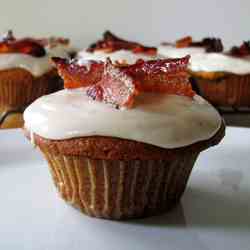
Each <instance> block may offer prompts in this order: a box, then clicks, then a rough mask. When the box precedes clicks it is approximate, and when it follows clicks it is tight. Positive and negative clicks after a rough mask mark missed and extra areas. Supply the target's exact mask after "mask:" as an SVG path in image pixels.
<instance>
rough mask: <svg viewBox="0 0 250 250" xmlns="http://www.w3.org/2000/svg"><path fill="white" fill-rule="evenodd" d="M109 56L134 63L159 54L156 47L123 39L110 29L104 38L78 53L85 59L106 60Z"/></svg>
mask: <svg viewBox="0 0 250 250" xmlns="http://www.w3.org/2000/svg"><path fill="white" fill-rule="evenodd" d="M108 57H109V58H110V59H111V60H112V61H114V62H118V63H120V64H123V63H125V64H132V63H135V62H136V61H137V60H139V59H143V60H152V59H156V58H157V57H159V56H158V55H157V49H156V48H155V47H148V46H144V45H142V44H140V43H138V42H132V41H127V40H124V39H121V38H119V37H117V36H116V35H114V34H112V33H111V32H110V31H106V32H104V33H103V39H102V40H98V41H97V42H96V43H93V44H91V45H90V46H89V47H88V48H87V49H83V50H81V51H80V52H79V53H78V58H82V59H85V60H101V61H105V60H106V59H107V58H108Z"/></svg>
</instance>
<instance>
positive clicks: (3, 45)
mask: <svg viewBox="0 0 250 250" xmlns="http://www.w3.org/2000/svg"><path fill="white" fill-rule="evenodd" d="M0 53H23V54H27V55H31V56H35V57H42V56H44V55H45V54H46V51H45V49H44V47H43V46H42V45H41V44H40V43H39V41H38V40H36V39H32V38H28V37H26V38H23V39H16V38H15V37H14V35H13V32H12V31H11V30H9V31H8V32H7V33H6V34H4V35H3V36H2V37H1V38H0Z"/></svg>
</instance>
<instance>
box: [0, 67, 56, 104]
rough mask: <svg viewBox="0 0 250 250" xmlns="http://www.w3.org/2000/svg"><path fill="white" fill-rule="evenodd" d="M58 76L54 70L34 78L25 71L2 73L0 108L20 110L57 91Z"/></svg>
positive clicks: (10, 70) (0, 74)
mask: <svg viewBox="0 0 250 250" xmlns="http://www.w3.org/2000/svg"><path fill="white" fill-rule="evenodd" d="M57 81H58V76H57V74H56V72H55V71H54V70H52V71H50V72H48V73H46V74H44V75H42V76H41V77H33V76H32V75H31V73H29V72H28V71H26V70H24V69H19V68H17V69H9V70H4V71H3V70H2V71H0V106H5V107H11V108H20V107H24V106H26V105H28V104H30V103H31V102H33V101H34V100H35V99H37V98H38V97H40V96H42V95H45V94H48V93H50V92H53V91H55V90H57V89H54V88H55V85H56V88H57V85H58V83H57Z"/></svg>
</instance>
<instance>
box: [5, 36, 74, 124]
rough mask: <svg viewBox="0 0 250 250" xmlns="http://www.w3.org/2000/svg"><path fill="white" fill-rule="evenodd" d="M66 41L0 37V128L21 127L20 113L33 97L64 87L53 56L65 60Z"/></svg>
mask: <svg viewBox="0 0 250 250" xmlns="http://www.w3.org/2000/svg"><path fill="white" fill-rule="evenodd" d="M71 51H72V50H71V48H70V47H69V41H68V40H67V39H62V38H49V39H34V38H21V39H16V38H15V37H14V36H13V34H12V32H11V31H9V32H8V33H7V34H5V35H3V36H2V37H1V38H0V128H10V127H20V126H22V123H23V122H22V111H23V110H24V108H25V107H26V106H27V105H29V104H30V103H31V102H33V101H34V100H35V99H36V98H38V97H40V96H42V95H45V94H48V93H52V92H54V91H57V90H59V89H61V88H62V87H63V85H62V81H61V79H60V78H59V76H58V74H57V71H56V69H55V68H54V67H53V65H52V64H51V62H50V58H51V57H52V56H62V57H68V56H69V53H70V52H71Z"/></svg>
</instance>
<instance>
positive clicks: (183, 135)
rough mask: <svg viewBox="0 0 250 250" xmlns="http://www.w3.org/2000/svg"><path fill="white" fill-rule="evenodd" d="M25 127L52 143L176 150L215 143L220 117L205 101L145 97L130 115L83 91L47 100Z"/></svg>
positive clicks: (33, 109) (34, 107)
mask: <svg viewBox="0 0 250 250" xmlns="http://www.w3.org/2000/svg"><path fill="white" fill-rule="evenodd" d="M24 120H25V127H26V128H27V129H28V130H30V131H31V132H33V133H36V134H38V135H40V136H42V137H44V138H48V139H58V140H61V139H67V138H75V137H82V136H94V135H101V136H111V137H117V138H124V139H130V140H135V141H139V142H144V143H149V144H152V145H156V146H159V147H163V148H177V147H182V146H186V145H190V144H192V143H195V142H198V141H202V140H206V139H209V138H211V137H212V136H213V135H214V134H215V133H216V132H217V131H218V129H219V128H220V126H221V117H220V115H219V114H218V112H217V111H216V110H215V109H214V108H213V107H212V106H211V105H210V104H209V103H208V102H206V101H205V100H204V99H202V98H201V97H200V96H195V97H194V100H192V99H191V98H189V97H184V96H177V95H166V94H152V93H151V94H149V93H147V94H143V95H141V96H138V97H137V99H136V105H135V107H133V108H132V109H129V110H118V109H115V108H113V107H110V106H109V105H106V104H103V103H100V102H97V101H93V100H92V99H90V98H88V97H87V96H86V94H85V90H84V89H82V88H79V89H74V90H66V89H64V90H61V91H59V92H56V93H54V94H51V95H47V96H43V97H41V98H39V99H37V100H36V101H35V102H34V103H32V104H31V105H30V106H29V107H28V108H27V109H26V110H25V112H24Z"/></svg>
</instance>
